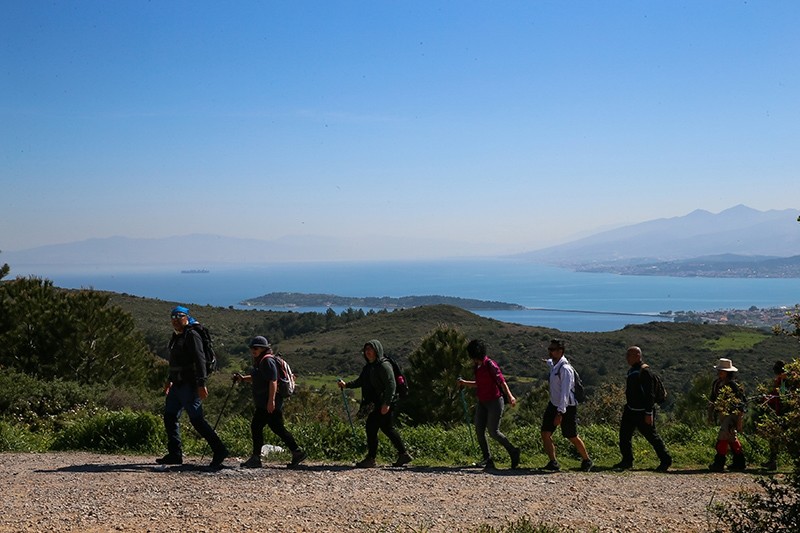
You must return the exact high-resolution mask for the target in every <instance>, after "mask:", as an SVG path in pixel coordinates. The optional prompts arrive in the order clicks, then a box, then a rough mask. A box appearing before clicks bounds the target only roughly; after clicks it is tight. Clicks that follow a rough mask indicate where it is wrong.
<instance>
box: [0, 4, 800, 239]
mask: <svg viewBox="0 0 800 533" xmlns="http://www.w3.org/2000/svg"><path fill="white" fill-rule="evenodd" d="M799 27H800V2H796V1H794V0H791V1H772V2H765V1H764V2H759V1H755V2H753V1H750V2H744V1H739V2H735V1H705V0H704V1H696V0H691V1H684V2H681V1H669V2H667V1H663V2H655V1H629V2H609V1H595V0H592V1H575V2H557V1H548V2H543V1H503V2H488V1H483V2H477V1H475V2H469V1H451V2H437V1H431V0H424V1H392V2H388V1H361V2H352V1H346V2H336V1H327V0H326V1H318V2H304V1H283V2H274V1H263V2H218V3H211V2H198V1H191V2H188V1H156V2H129V1H114V2H109V1H105V0H104V1H92V2H89V1H81V0H75V1H57V2H43V1H35V0H31V1H13V0H7V1H4V2H2V3H0V250H9V251H11V250H20V249H25V248H30V247H34V246H39V245H43V244H52V243H62V242H71V241H77V240H83V239H86V238H93V237H109V236H115V235H122V236H128V237H164V236H173V235H182V234H188V233H212V234H218V235H226V236H236V237H254V238H260V239H276V238H280V237H284V236H295V235H318V236H337V237H341V238H347V239H354V240H358V239H360V238H363V237H365V236H375V235H386V236H394V237H405V238H408V239H409V240H413V239H415V238H418V237H432V238H435V239H442V240H448V241H456V242H460V243H465V244H466V245H467V246H468V247H474V248H476V250H473V251H486V252H505V251H527V250H531V249H535V248H538V247H541V246H545V245H549V244H554V243H558V242H563V241H564V240H567V239H569V238H571V237H573V236H574V235H576V234H581V233H587V232H593V231H596V230H598V229H604V228H607V227H612V226H618V225H625V224H631V223H636V222H641V221H645V220H650V219H654V218H661V217H673V216H681V215H685V214H687V213H689V212H690V211H692V210H694V209H697V208H701V209H706V210H709V211H712V212H719V211H721V210H724V209H726V208H729V207H732V206H734V205H737V204H745V205H748V206H750V207H753V208H756V209H759V210H768V209H786V208H791V207H798V198H800V179H798V169H800V98H798V95H800V62H799V61H798V58H800V32H798V28H799ZM443 249H444V248H443Z"/></svg>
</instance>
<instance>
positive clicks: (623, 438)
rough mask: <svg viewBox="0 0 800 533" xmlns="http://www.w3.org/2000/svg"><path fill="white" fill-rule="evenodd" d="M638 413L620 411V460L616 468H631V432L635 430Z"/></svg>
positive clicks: (626, 409)
mask: <svg viewBox="0 0 800 533" xmlns="http://www.w3.org/2000/svg"><path fill="white" fill-rule="evenodd" d="M637 415H638V413H636V412H634V411H631V410H630V409H628V406H627V405H626V406H625V409H624V410H623V411H622V420H620V424H619V454H620V456H621V457H622V460H621V461H620V462H619V463H618V465H617V466H618V467H620V468H622V467H626V468H630V467H631V466H633V432H634V431H635V430H636V425H637V422H636V420H637Z"/></svg>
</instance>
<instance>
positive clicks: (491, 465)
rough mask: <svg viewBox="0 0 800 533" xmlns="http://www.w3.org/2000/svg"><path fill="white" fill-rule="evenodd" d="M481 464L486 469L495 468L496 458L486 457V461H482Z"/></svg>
mask: <svg viewBox="0 0 800 533" xmlns="http://www.w3.org/2000/svg"><path fill="white" fill-rule="evenodd" d="M479 465H480V466H482V467H483V469H484V470H495V466H494V460H492V459H486V460H485V461H481V462H480V463H479Z"/></svg>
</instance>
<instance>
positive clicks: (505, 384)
mask: <svg viewBox="0 0 800 533" xmlns="http://www.w3.org/2000/svg"><path fill="white" fill-rule="evenodd" d="M501 386H502V388H503V392H504V393H505V394H504V395H505V397H506V398H508V403H510V404H511V406H512V407H513V406H515V405H517V399H516V398H514V395H513V394H511V389H509V388H508V382H507V381H506V380H505V379H504V380H503V384H502V385H501Z"/></svg>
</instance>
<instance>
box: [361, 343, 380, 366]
mask: <svg viewBox="0 0 800 533" xmlns="http://www.w3.org/2000/svg"><path fill="white" fill-rule="evenodd" d="M367 345H369V346H372V347H373V348H374V349H375V353H376V354H378V358H377V360H378V361H380V360H381V359H383V344H381V341H379V340H378V339H372V340H371V341H367V342H365V343H364V346H365V347H366V346H367ZM364 358H365V359H366V356H364Z"/></svg>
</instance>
